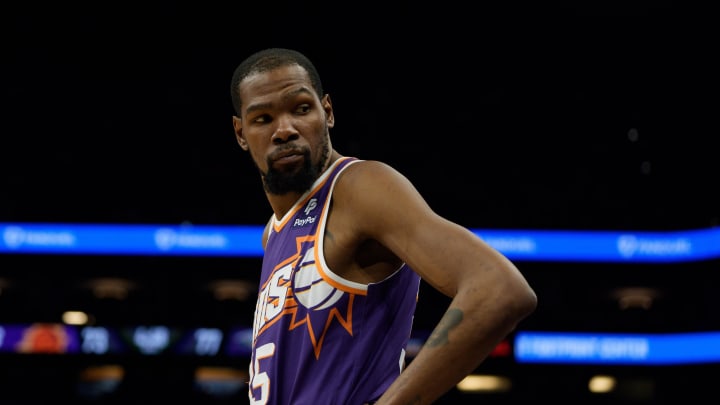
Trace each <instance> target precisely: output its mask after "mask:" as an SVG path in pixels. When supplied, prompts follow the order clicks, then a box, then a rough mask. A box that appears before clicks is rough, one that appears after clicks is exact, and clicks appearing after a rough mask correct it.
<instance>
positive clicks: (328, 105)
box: [321, 94, 335, 128]
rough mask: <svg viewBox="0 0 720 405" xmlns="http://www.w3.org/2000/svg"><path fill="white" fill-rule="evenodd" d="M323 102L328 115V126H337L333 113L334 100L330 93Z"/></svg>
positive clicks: (324, 97)
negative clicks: (331, 98)
mask: <svg viewBox="0 0 720 405" xmlns="http://www.w3.org/2000/svg"><path fill="white" fill-rule="evenodd" d="M321 102H322V106H323V109H324V110H325V116H326V117H327V118H326V120H327V126H328V128H332V127H334V126H335V114H334V113H333V107H332V100H330V95H329V94H325V95H324V96H323V98H322V100H321Z"/></svg>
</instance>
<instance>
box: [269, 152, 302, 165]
mask: <svg viewBox="0 0 720 405" xmlns="http://www.w3.org/2000/svg"><path fill="white" fill-rule="evenodd" d="M304 156H305V154H304V153H303V152H302V151H300V150H294V149H293V150H285V151H281V152H278V153H277V154H276V155H275V156H273V158H272V161H273V163H274V164H277V165H289V164H295V163H297V162H300V161H302V160H303V158H304Z"/></svg>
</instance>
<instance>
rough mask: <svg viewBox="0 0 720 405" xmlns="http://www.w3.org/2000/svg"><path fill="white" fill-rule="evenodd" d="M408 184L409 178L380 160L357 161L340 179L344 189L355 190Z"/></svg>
mask: <svg viewBox="0 0 720 405" xmlns="http://www.w3.org/2000/svg"><path fill="white" fill-rule="evenodd" d="M396 181H400V182H407V181H408V180H407V178H406V177H405V176H404V175H403V174H402V173H400V172H399V171H398V170H397V169H395V168H394V167H392V166H390V165H389V164H387V163H385V162H381V161H378V160H361V159H359V160H357V161H355V162H353V163H352V164H350V165H348V166H347V167H345V169H344V170H343V173H342V174H341V176H340V177H339V179H338V183H340V184H341V187H343V188H349V189H351V190H355V187H358V186H361V187H376V186H381V185H382V184H386V183H392V182H396ZM360 191H362V190H360Z"/></svg>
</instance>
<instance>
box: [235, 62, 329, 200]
mask: <svg viewBox="0 0 720 405" xmlns="http://www.w3.org/2000/svg"><path fill="white" fill-rule="evenodd" d="M240 99H241V100H242V105H243V109H242V111H241V117H240V119H237V117H235V118H234V119H233V125H234V127H235V134H236V136H237V138H238V143H239V144H240V146H241V147H242V148H243V149H245V150H247V151H249V152H250V155H251V156H252V159H253V162H254V163H255V165H256V166H257V168H258V170H259V171H260V175H261V177H262V179H263V184H264V187H265V190H266V191H267V192H269V193H272V194H286V193H289V192H297V193H302V192H305V191H306V190H308V189H309V188H310V186H312V184H313V182H314V181H315V180H316V179H317V178H318V176H319V175H320V174H321V173H322V170H323V168H324V167H325V163H326V162H327V159H328V156H329V154H330V138H329V128H331V127H332V124H333V121H332V107H331V105H330V101H329V98H328V97H327V96H326V97H324V98H323V99H322V100H321V99H320V98H319V97H318V95H317V94H316V93H315V91H314V90H313V87H312V84H311V82H310V79H309V77H308V75H307V73H306V72H305V70H304V69H303V68H301V67H300V66H296V65H291V66H283V67H280V68H277V69H273V70H271V71H267V72H262V73H256V74H253V75H250V76H248V77H246V78H245V80H243V81H242V82H241V83H240Z"/></svg>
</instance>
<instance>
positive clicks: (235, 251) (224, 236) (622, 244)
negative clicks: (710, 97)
mask: <svg viewBox="0 0 720 405" xmlns="http://www.w3.org/2000/svg"><path fill="white" fill-rule="evenodd" d="M472 231H473V232H474V233H475V234H477V235H478V236H479V237H481V238H482V239H483V240H485V241H486V242H488V244H490V245H491V246H493V247H494V248H496V249H498V250H499V251H500V252H502V253H503V254H505V255H506V256H507V257H508V258H510V259H512V260H529V261H572V262H620V263H633V262H656V263H662V262H688V261H697V260H710V259H716V258H720V228H708V229H697V230H687V231H673V232H646V231H617V232H615V231H560V230H496V229H472ZM262 232H263V227H262V225H237V226H229V225H228V226H208V225H117V224H116V225H112V224H105V225H103V224H92V225H88V224H39V223H0V254H60V255H65V254H68V255H160V256H163V255H164V256H227V257H237V256H240V257H260V256H261V255H262V246H261V244H260V240H261V235H262Z"/></svg>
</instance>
